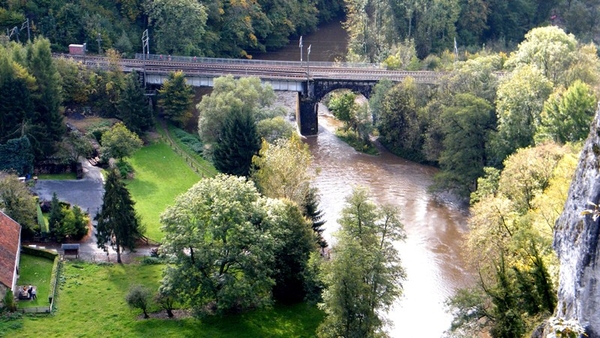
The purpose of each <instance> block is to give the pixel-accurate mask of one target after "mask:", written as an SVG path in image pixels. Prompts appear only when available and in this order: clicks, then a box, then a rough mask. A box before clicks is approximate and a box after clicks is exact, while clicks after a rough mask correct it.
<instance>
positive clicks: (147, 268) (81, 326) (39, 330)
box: [0, 262, 323, 338]
mask: <svg viewBox="0 0 600 338" xmlns="http://www.w3.org/2000/svg"><path fill="white" fill-rule="evenodd" d="M163 268H164V265H139V264H128V265H96V264H91V263H82V262H67V263H66V264H65V265H64V269H63V276H64V279H63V283H61V286H60V291H59V295H58V300H57V312H56V313H55V314H53V315H44V316H41V315H38V316H24V317H23V318H22V319H18V320H16V321H9V322H2V321H0V337H2V336H6V337H216V338H219V337H232V338H233V337H236V338H238V337H312V336H314V332H315V330H316V327H317V326H318V324H319V323H320V322H321V320H322V319H323V314H322V312H321V311H319V310H318V309H317V308H316V307H315V306H308V305H306V304H298V305H294V306H276V307H274V308H273V309H268V310H259V311H252V312H249V313H245V314H241V315H235V316H226V317H223V318H221V317H219V318H210V319H207V320H197V319H193V318H186V319H181V320H173V319H164V320H161V319H146V320H144V319H140V318H141V317H140V314H141V311H140V310H137V309H136V310H132V309H130V308H129V307H128V306H127V305H126V303H125V295H126V293H127V291H128V290H129V288H130V286H131V285H133V284H138V283H139V284H143V285H145V286H147V287H149V288H151V289H152V290H156V289H157V287H158V285H159V280H160V278H161V273H162V269H163ZM157 310H158V309H157V308H156V307H153V308H152V310H151V311H157Z"/></svg>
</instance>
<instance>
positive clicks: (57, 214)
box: [48, 193, 63, 236]
mask: <svg viewBox="0 0 600 338" xmlns="http://www.w3.org/2000/svg"><path fill="white" fill-rule="evenodd" d="M62 220H63V212H62V206H61V205H60V201H59V200H58V196H56V193H53V194H52V201H51V202H50V216H49V217H48V228H49V229H50V233H52V235H54V236H56V234H57V232H58V229H59V228H60V224H61V223H62Z"/></svg>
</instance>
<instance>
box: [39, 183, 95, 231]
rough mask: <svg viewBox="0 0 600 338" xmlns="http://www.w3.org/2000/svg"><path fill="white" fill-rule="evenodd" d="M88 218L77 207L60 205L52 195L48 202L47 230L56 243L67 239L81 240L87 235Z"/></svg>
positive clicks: (54, 195) (54, 194)
mask: <svg viewBox="0 0 600 338" xmlns="http://www.w3.org/2000/svg"><path fill="white" fill-rule="evenodd" d="M89 222H90V220H89V217H88V216H87V215H86V214H84V212H83V210H81V208H80V207H79V206H76V205H74V206H72V207H71V206H70V205H68V204H66V203H61V202H60V201H59V200H58V197H57V196H56V193H53V194H52V201H51V202H50V215H49V216H48V228H49V229H50V233H51V234H52V236H54V238H56V240H57V241H58V242H62V241H64V240H65V239H67V238H72V239H77V240H79V239H81V238H83V236H85V235H87V233H88V224H89Z"/></svg>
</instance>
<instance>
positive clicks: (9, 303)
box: [2, 290, 17, 312]
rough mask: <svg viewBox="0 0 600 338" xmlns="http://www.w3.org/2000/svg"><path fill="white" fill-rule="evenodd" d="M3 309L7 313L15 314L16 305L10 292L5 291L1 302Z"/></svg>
mask: <svg viewBox="0 0 600 338" xmlns="http://www.w3.org/2000/svg"><path fill="white" fill-rule="evenodd" d="M2 302H3V303H4V307H5V308H6V310H7V311H9V312H15V311H16V310H17V304H16V303H15V295H14V294H13V292H12V290H7V291H6V294H5V295H4V299H3V300H2Z"/></svg>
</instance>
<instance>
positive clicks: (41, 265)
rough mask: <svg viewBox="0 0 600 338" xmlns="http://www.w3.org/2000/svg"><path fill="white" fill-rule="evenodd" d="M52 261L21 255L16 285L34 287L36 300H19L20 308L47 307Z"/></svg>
mask: <svg viewBox="0 0 600 338" xmlns="http://www.w3.org/2000/svg"><path fill="white" fill-rule="evenodd" d="M53 263H54V262H53V261H52V260H50V259H48V258H43V257H37V256H31V255H27V254H21V261H20V263H19V272H20V274H19V280H18V281H17V285H18V286H20V287H22V286H23V285H34V286H36V288H37V299H36V300H21V301H19V302H18V306H19V307H20V308H24V307H34V306H48V305H50V303H48V293H49V292H50V275H52V265H53Z"/></svg>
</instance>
